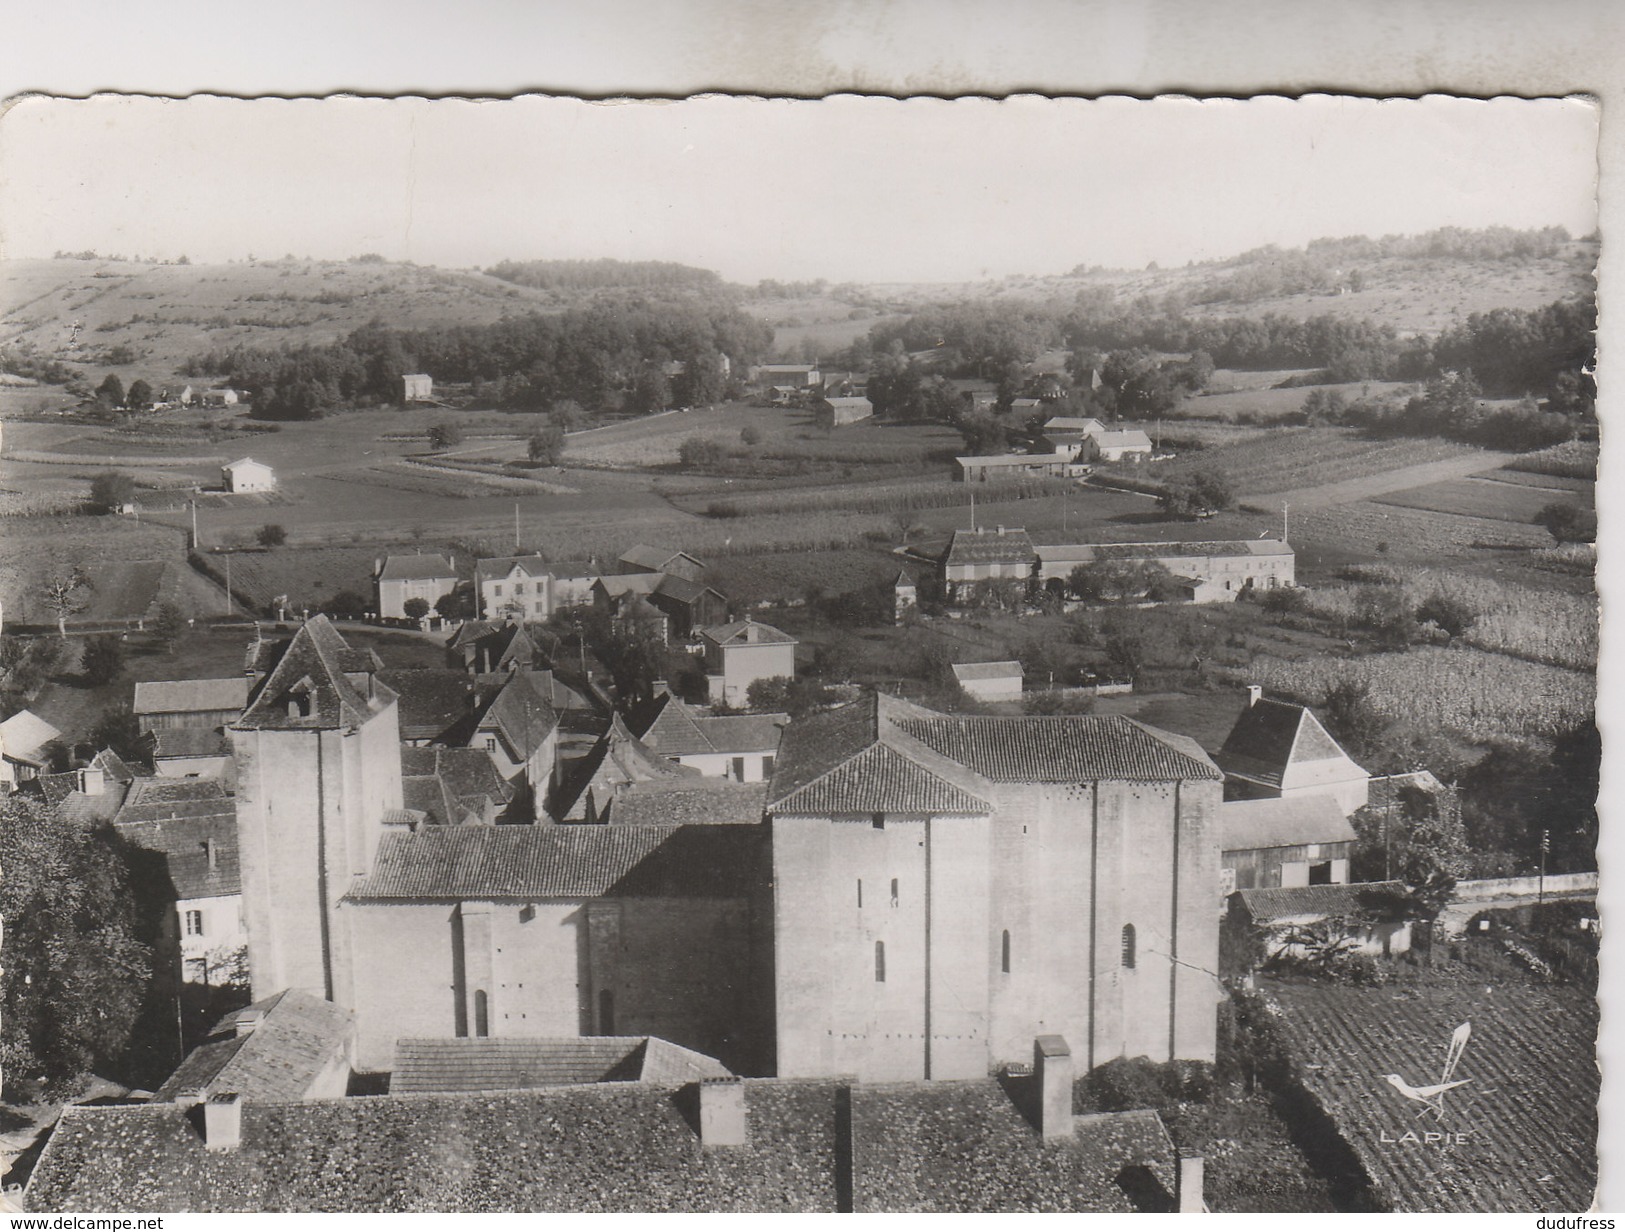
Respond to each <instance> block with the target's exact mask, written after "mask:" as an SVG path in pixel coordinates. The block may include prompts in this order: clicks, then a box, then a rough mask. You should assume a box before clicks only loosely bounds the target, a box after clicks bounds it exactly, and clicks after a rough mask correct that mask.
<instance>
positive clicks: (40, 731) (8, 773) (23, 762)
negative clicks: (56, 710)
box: [0, 710, 62, 784]
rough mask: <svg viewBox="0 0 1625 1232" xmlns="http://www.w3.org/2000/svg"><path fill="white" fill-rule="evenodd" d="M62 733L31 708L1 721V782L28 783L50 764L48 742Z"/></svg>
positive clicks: (54, 739)
mask: <svg viewBox="0 0 1625 1232" xmlns="http://www.w3.org/2000/svg"><path fill="white" fill-rule="evenodd" d="M61 739H62V733H61V732H59V731H58V730H57V729H56V728H54V727H52V726H51V725H50V724H49V723H47V722H46V721H45V720H44V719H42V718H40V717H39V715H37V714H35V713H34V712H33V711H32V710H19V711H18V712H17V713H16V714H14V715H12V716H11V717H10V718H9V719H7V720H6V721H5V722H3V723H0V783H11V784H17V783H25V782H27V781H28V780H29V779H34V778H38V777H39V776H40V775H41V774H43V773H44V772H45V770H46V769H47V768H49V766H50V763H51V759H50V757H49V755H48V754H47V753H46V751H45V749H46V746H47V745H49V744H51V743H52V742H53V741H57V740H61Z"/></svg>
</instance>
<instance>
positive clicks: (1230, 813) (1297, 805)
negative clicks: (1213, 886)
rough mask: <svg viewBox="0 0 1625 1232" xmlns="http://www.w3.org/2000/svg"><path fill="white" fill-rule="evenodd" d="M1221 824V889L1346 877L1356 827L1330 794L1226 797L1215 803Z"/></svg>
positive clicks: (1338, 880)
mask: <svg viewBox="0 0 1625 1232" xmlns="http://www.w3.org/2000/svg"><path fill="white" fill-rule="evenodd" d="M1219 827H1220V831H1221V833H1222V838H1221V840H1220V842H1221V848H1220V854H1219V877H1220V884H1221V888H1222V890H1223V892H1224V893H1225V894H1229V893H1230V892H1231V891H1232V890H1253V889H1264V890H1269V889H1277V888H1280V887H1282V886H1285V887H1288V888H1290V887H1292V886H1307V885H1340V884H1343V883H1345V882H1347V881H1348V879H1349V857H1350V856H1351V855H1353V852H1354V838H1355V835H1354V827H1353V826H1352V825H1350V824H1349V820H1348V818H1347V817H1346V816H1345V815H1344V813H1343V810H1342V809H1341V808H1340V807H1338V803H1337V800H1336V799H1335V798H1334V797H1333V796H1330V795H1309V796H1287V797H1284V798H1275V799H1260V800H1226V801H1225V802H1224V803H1223V804H1222V805H1220V806H1219Z"/></svg>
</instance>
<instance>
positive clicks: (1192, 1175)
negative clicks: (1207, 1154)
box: [1174, 1155, 1207, 1215]
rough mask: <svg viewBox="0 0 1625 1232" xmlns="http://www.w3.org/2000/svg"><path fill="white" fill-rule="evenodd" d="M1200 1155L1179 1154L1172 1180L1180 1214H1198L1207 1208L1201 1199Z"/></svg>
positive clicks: (1201, 1169)
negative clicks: (1175, 1172) (1177, 1167)
mask: <svg viewBox="0 0 1625 1232" xmlns="http://www.w3.org/2000/svg"><path fill="white" fill-rule="evenodd" d="M1202 1172H1203V1166H1202V1157H1201V1156H1200V1155H1181V1156H1180V1157H1179V1171H1178V1173H1177V1174H1176V1175H1175V1180H1174V1199H1175V1201H1176V1202H1177V1204H1178V1207H1179V1213H1180V1214H1181V1215H1200V1214H1201V1213H1202V1212H1203V1211H1205V1210H1207V1203H1206V1202H1205V1201H1203V1199H1202Z"/></svg>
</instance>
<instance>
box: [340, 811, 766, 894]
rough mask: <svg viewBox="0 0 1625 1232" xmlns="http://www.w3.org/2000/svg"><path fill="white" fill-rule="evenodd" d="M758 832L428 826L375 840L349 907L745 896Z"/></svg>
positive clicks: (681, 828)
mask: <svg viewBox="0 0 1625 1232" xmlns="http://www.w3.org/2000/svg"><path fill="white" fill-rule="evenodd" d="M760 835H761V829H760V827H756V826H727V825H724V826H705V825H683V826H614V825H535V826H429V827H425V828H423V829H420V830H418V831H416V832H415V833H390V834H385V835H383V836H382V838H380V840H379V844H378V853H377V855H376V856H375V857H374V860H373V866H372V871H371V872H370V873H368V874H367V876H366V877H364V878H362V879H361V880H360V881H359V882H358V883H357V884H356V885H355V886H353V887H352V888H351V889H350V891H349V893H348V894H346V895H345V899H346V901H349V902H356V903H366V902H399V901H423V900H431V901H438V900H447V899H474V900H482V899H487V900H503V901H507V900H527V899H540V898H597V897H601V896H603V895H607V894H622V895H633V896H643V895H647V894H655V893H658V894H667V895H673V896H678V897H687V896H695V895H702V894H703V895H724V896H725V895H728V894H733V893H744V892H745V888H746V887H747V885H748V884H749V883H750V879H751V878H752V877H753V875H754V874H753V872H752V869H753V866H754V864H755V856H754V854H753V853H754V852H755V850H756V848H755V844H757V843H759V842H760Z"/></svg>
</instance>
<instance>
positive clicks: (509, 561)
mask: <svg viewBox="0 0 1625 1232" xmlns="http://www.w3.org/2000/svg"><path fill="white" fill-rule="evenodd" d="M474 593H475V596H476V597H477V599H478V601H479V606H480V616H481V617H482V618H484V619H485V620H513V621H527V620H534V621H543V620H546V619H548V617H550V616H552V615H553V606H554V604H553V574H552V570H551V567H550V566H549V565H548V563H547V561H546V560H544V559H543V558H542V557H540V556H496V557H490V558H487V559H485V560H477V561H475V562H474Z"/></svg>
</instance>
